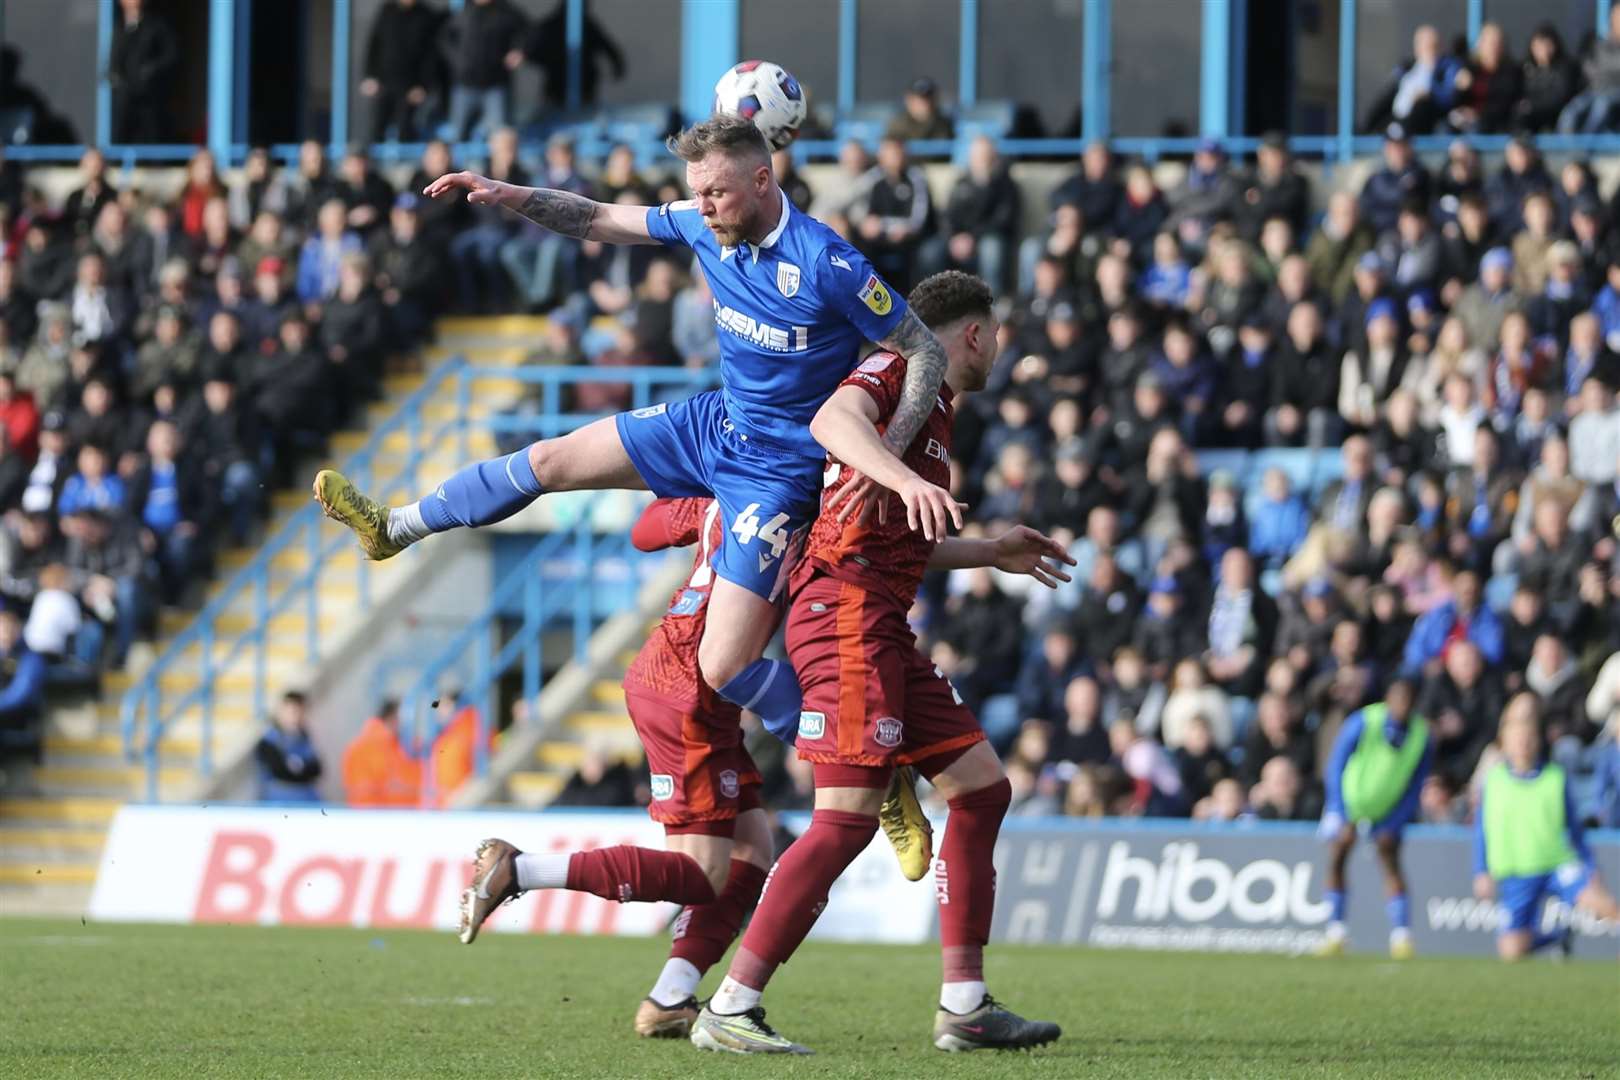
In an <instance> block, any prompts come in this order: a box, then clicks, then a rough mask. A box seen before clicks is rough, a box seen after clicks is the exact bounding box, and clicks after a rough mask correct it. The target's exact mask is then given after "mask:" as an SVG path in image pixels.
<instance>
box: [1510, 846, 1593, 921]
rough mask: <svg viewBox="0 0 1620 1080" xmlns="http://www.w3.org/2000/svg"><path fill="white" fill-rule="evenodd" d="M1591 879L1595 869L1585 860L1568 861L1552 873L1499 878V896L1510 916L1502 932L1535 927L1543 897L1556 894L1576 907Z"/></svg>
mask: <svg viewBox="0 0 1620 1080" xmlns="http://www.w3.org/2000/svg"><path fill="white" fill-rule="evenodd" d="M1591 880H1592V868H1591V867H1590V866H1587V865H1586V864H1585V863H1581V862H1571V863H1565V864H1564V865H1563V866H1560V867H1559V868H1558V869H1557V870H1554V871H1553V872H1552V873H1550V874H1531V875H1529V876H1527V877H1510V878H1501V879H1499V880H1498V881H1497V883H1496V896H1497V899H1498V900H1499V901H1500V902H1501V904H1502V910H1503V912H1504V913H1505V915H1506V918H1505V919H1503V920H1502V926H1501V930H1502V932H1503V933H1508V932H1511V931H1514V930H1533V929H1534V928H1535V925H1536V916H1537V915H1538V914H1539V912H1540V907H1541V900H1542V898H1543V897H1546V896H1556V897H1558V898H1559V899H1560V900H1562V901H1563V902H1564V903H1566V904H1568V905H1570V906H1571V907H1574V906H1575V900H1576V898H1577V897H1579V896H1580V895H1581V893H1582V892H1583V891H1584V890H1585V889H1586V886H1587V884H1588V883H1589V882H1590V881H1591Z"/></svg>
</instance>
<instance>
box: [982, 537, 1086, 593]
mask: <svg viewBox="0 0 1620 1080" xmlns="http://www.w3.org/2000/svg"><path fill="white" fill-rule="evenodd" d="M995 545H996V563H995V566H996V569H997V570H1003V571H1006V572H1007V573H1009V574H1028V575H1029V576H1030V577H1032V578H1034V579H1035V580H1036V581H1038V582H1040V583H1041V584H1042V585H1045V586H1046V587H1047V588H1048V589H1055V588H1057V585H1058V582H1060V581H1072V580H1074V579H1073V578H1071V577H1069V575H1068V574H1066V573H1064V571H1063V567H1064V566H1073V565H1074V564H1075V563H1074V559H1073V558H1072V557H1071V556H1070V555H1069V553H1068V551H1067V550H1066V549H1065V548H1064V547H1063V545H1062V544H1060V543H1058V542H1057V541H1056V540H1053V539H1052V538H1051V537H1050V536H1046V535H1044V534H1043V533H1039V532H1037V531H1035V530H1034V529H1031V528H1029V527H1028V526H1027V525H1017V526H1014V527H1013V528H1011V529H1008V530H1007V531H1006V532H1004V533H1002V534H1001V535H1000V536H998V537H996V539H995Z"/></svg>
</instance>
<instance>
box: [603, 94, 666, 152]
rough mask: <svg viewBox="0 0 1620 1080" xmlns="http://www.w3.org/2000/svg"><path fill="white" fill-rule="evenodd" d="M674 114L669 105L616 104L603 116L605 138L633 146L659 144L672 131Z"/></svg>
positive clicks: (607, 109) (605, 110) (604, 111)
mask: <svg viewBox="0 0 1620 1080" xmlns="http://www.w3.org/2000/svg"><path fill="white" fill-rule="evenodd" d="M673 121H674V116H673V113H672V112H671V110H670V107H669V106H668V105H662V104H656V103H655V104H649V105H614V106H611V107H609V108H606V109H603V110H602V113H601V116H600V124H601V132H602V137H603V138H605V139H607V140H608V141H610V142H622V143H629V144H630V145H631V146H641V145H647V144H654V145H656V144H657V142H658V141H659V140H660V139H662V138H664V136H666V135H668V134H669V133H670V131H671V130H672V127H671V125H672V124H673Z"/></svg>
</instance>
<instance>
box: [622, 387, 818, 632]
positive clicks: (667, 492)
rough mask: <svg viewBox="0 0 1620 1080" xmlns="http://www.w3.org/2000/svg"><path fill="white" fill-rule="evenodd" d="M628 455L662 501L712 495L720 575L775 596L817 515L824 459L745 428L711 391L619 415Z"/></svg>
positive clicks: (762, 594)
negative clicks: (720, 531) (716, 506)
mask: <svg viewBox="0 0 1620 1080" xmlns="http://www.w3.org/2000/svg"><path fill="white" fill-rule="evenodd" d="M614 420H615V422H616V423H617V425H618V429H619V441H620V442H622V443H623V444H624V450H625V453H627V454H629V455H630V461H631V462H632V463H633V464H634V465H635V467H636V471H637V472H639V473H640V474H641V479H642V480H643V481H644V482H645V483H646V485H647V487H648V488H649V489H650V490H651V491H652V493H653V494H654V495H656V496H658V497H659V498H661V499H666V498H669V499H695V498H703V497H706V496H711V495H712V496H713V497H714V498H715V499H716V500H717V501H718V502H719V503H720V520H721V521H722V522H723V523H724V524H725V527H726V534H725V540H724V542H723V543H722V545H721V547H720V554H719V556H718V557H716V558H715V560H714V569H715V573H717V574H719V575H720V576H721V577H723V578H725V579H726V580H727V581H730V582H733V583H735V584H737V585H741V586H742V587H743V588H745V589H747V590H748V591H749V592H751V593H754V594H756V595H758V596H760V597H763V598H764V599H766V600H772V601H774V600H775V599H776V598H777V596H778V595H779V594H780V593H781V590H782V587H783V585H785V584H786V582H787V569H789V568H790V564H791V563H792V562H793V558H794V555H795V553H796V548H797V542H798V541H799V540H800V539H801V537H802V534H803V532H804V529H805V526H806V525H808V524H809V522H810V520H811V518H813V517H815V514H816V508H817V505H818V504H819V501H820V497H821V474H822V467H823V465H824V462H823V461H822V460H820V459H818V458H812V457H806V456H804V455H803V454H801V453H798V452H797V451H794V450H789V449H786V448H784V447H778V446H774V445H769V444H765V443H762V442H761V440H760V439H759V438H758V437H757V436H755V437H750V436H748V435H744V434H743V433H742V432H740V431H738V430H737V428H736V425H734V424H733V423H732V422H731V420H730V419H728V418H727V416H726V405H725V399H724V397H723V396H722V394H721V392H720V391H719V390H710V391H708V392H706V393H702V394H697V395H694V396H692V397H689V398H686V399H685V400H683V401H675V402H670V403H669V404H667V405H654V406H652V407H651V408H646V409H637V410H635V411H634V412H627V413H620V414H619V415H618V416H616V417H615V418H614Z"/></svg>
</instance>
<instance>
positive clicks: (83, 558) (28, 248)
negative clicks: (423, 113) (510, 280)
mask: <svg viewBox="0 0 1620 1080" xmlns="http://www.w3.org/2000/svg"><path fill="white" fill-rule="evenodd" d="M452 229H453V225H451V224H450V223H449V222H436V221H435V220H434V219H432V215H429V214H421V213H419V212H418V200H417V198H416V196H414V195H409V194H401V193H398V192H396V191H395V190H394V188H393V187H392V185H390V184H388V183H387V182H386V181H384V180H382V179H381V177H379V176H378V175H377V174H376V172H375V171H374V170H373V168H372V166H371V164H370V162H369V161H368V160H367V158H366V156H365V155H364V154H363V153H361V152H355V153H351V154H348V155H346V156H345V157H344V159H343V160H342V161H341V162H340V163H339V164H338V165H337V167H335V168H333V167H331V166H330V165H329V163H328V162H327V160H326V158H325V155H324V153H323V152H322V150H321V149H320V147H319V146H318V145H316V144H314V143H311V144H309V145H308V146H307V147H306V148H305V154H304V157H303V159H302V160H301V161H300V163H299V167H298V168H296V169H292V170H287V171H285V172H284V171H282V170H280V169H278V168H276V167H275V166H273V165H272V164H271V162H270V159H269V157H268V155H267V154H266V153H265V152H264V151H262V150H260V151H255V152H254V153H253V154H252V155H251V156H250V158H249V160H248V162H247V165H246V168H245V169H243V170H242V171H241V172H240V174H239V175H238V176H237V177H235V178H234V179H233V182H232V183H231V184H229V185H227V184H226V183H225V182H224V181H223V180H222V179H221V177H220V175H219V172H218V170H217V169H216V167H215V163H214V160H213V158H212V156H211V155H210V154H209V153H208V152H207V151H205V150H202V151H198V152H197V154H196V156H195V157H194V158H193V159H192V160H191V162H190V163H189V165H187V167H186V169H185V173H184V180H183V183H182V184H181V185H180V187H179V189H178V191H177V193H176V194H174V196H173V197H168V196H166V195H164V194H160V193H156V192H149V191H142V190H137V189H136V188H135V187H133V186H132V185H130V184H127V183H125V184H120V183H118V182H117V181H116V180H115V177H114V175H113V174H112V172H111V171H110V170H109V169H108V167H107V163H106V161H105V159H104V158H103V156H102V155H101V153H100V152H98V151H96V150H90V151H88V152H87V153H86V154H85V155H84V157H83V159H82V161H81V162H80V164H79V169H78V177H77V180H76V182H75V183H74V185H73V186H72V189H71V190H70V191H69V192H68V194H67V195H66V197H65V199H63V200H62V201H61V202H60V203H59V204H53V203H51V202H48V201H47V200H46V199H45V197H44V196H43V194H42V193H41V191H40V190H39V189H38V188H37V187H36V186H35V185H34V184H31V183H30V182H29V178H28V176H27V175H25V174H24V173H23V172H22V171H21V170H20V169H18V168H17V167H16V166H15V164H7V165H6V166H4V167H3V168H0V243H3V247H4V258H3V259H0V604H3V606H4V610H5V612H6V613H7V616H8V617H13V618H15V619H17V620H18V621H19V622H20V627H19V629H18V632H17V633H15V634H13V633H11V632H9V631H8V629H7V623H6V621H5V620H4V619H0V728H3V729H4V731H5V733H6V737H5V739H4V743H5V745H7V746H9V747H10V748H11V749H13V750H21V751H24V752H35V753H37V749H38V743H39V737H38V736H39V723H38V721H39V711H40V706H41V703H42V701H43V700H44V695H45V693H46V691H47V689H48V688H50V687H53V686H62V687H67V688H72V687H93V686H94V685H95V684H96V682H97V680H98V678H99V675H100V674H101V673H102V672H103V671H105V670H109V669H115V668H118V667H120V666H121V665H122V664H123V663H124V661H125V658H126V657H127V656H128V654H129V651H130V648H131V646H132V645H133V644H134V643H135V641H136V640H137V639H138V638H139V637H141V636H142V635H145V634H148V633H150V632H151V631H152V630H153V628H154V626H155V623H156V621H157V617H158V615H159V613H160V612H161V611H162V610H163V609H164V608H166V607H173V606H179V605H186V604H188V603H195V602H196V600H197V599H198V597H199V594H200V591H201V588H202V586H203V583H204V582H205V581H206V580H207V578H208V576H209V574H210V573H211V568H212V565H213V561H214V558H215V556H216V555H217V554H218V552H219V550H220V548H221V547H222V546H224V545H226V544H233V545H236V546H242V545H245V544H247V543H249V542H250V541H251V540H252V539H253V538H254V537H255V535H256V534H257V532H258V530H259V523H260V521H261V520H262V518H263V515H264V512H265V510H266V508H267V506H268V495H269V492H270V491H271V490H273V489H275V488H276V487H279V486H284V485H286V484H287V483H289V482H290V480H291V479H292V476H293V472H294V467H295V465H296V463H297V462H298V459H299V458H300V457H301V456H303V455H307V454H310V453H313V452H316V451H318V450H319V449H320V448H321V447H322V446H323V445H324V443H325V440H326V438H327V436H328V435H330V434H331V432H332V431H333V430H334V429H335V428H337V427H338V426H339V425H341V424H343V423H345V422H346V421H347V420H348V419H349V418H350V417H352V416H354V415H355V413H356V411H357V410H358V409H359V408H360V407H361V406H362V405H363V404H364V403H365V402H366V401H368V400H370V399H372V398H374V397H376V396H377V395H378V393H379V391H380V387H381V380H382V377H383V374H384V373H385V370H386V368H387V365H388V363H389V361H390V359H391V358H393V357H395V356H398V355H401V354H403V353H404V352H406V351H407V350H408V349H410V348H411V347H412V346H413V345H415V344H417V343H419V342H420V341H422V340H423V339H424V337H425V335H426V334H427V333H428V330H429V326H430V323H431V320H432V318H433V316H434V315H435V313H436V312H437V311H438V310H439V309H440V307H441V305H440V303H439V297H440V296H441V294H442V292H443V289H444V281H443V280H442V277H441V275H442V274H443V273H444V272H445V265H444V263H443V262H442V261H441V258H440V256H439V254H438V252H439V251H440V250H441V248H442V246H443V245H445V244H447V243H448V242H449V241H450V239H451V237H450V232H451V230H452ZM15 672H22V673H23V675H15V674H14V673H15ZM24 679H26V683H25V682H24ZM14 691H15V693H13V692H14Z"/></svg>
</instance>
